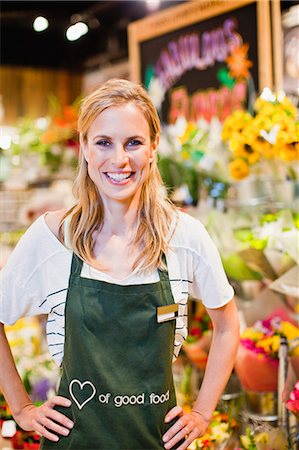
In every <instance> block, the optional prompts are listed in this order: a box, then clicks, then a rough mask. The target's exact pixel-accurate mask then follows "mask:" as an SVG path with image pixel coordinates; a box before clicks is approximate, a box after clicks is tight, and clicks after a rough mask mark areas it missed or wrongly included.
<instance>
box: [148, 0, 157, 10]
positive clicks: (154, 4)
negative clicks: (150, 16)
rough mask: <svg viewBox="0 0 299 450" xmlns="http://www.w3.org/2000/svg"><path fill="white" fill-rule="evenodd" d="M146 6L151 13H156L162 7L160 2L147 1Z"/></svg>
mask: <svg viewBox="0 0 299 450" xmlns="http://www.w3.org/2000/svg"><path fill="white" fill-rule="evenodd" d="M146 6H147V7H148V9H150V10H151V11H154V10H155V9H158V8H159V6H160V0H146Z"/></svg>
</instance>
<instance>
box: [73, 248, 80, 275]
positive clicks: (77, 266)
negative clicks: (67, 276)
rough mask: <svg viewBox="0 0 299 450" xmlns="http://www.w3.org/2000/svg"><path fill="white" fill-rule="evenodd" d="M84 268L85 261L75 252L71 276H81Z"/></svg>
mask: <svg viewBox="0 0 299 450" xmlns="http://www.w3.org/2000/svg"><path fill="white" fill-rule="evenodd" d="M82 266H83V260H82V259H81V258H79V256H77V255H76V254H75V253H74V252H73V256H72V265H71V276H80V275H81V271H82Z"/></svg>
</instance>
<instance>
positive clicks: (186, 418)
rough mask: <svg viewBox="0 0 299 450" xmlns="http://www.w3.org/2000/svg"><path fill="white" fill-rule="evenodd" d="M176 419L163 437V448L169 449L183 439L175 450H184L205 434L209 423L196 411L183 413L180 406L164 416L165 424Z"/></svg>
mask: <svg viewBox="0 0 299 450" xmlns="http://www.w3.org/2000/svg"><path fill="white" fill-rule="evenodd" d="M176 417H178V420H177V421H176V422H175V424H174V425H173V426H172V427H171V428H169V430H167V432H166V433H165V434H164V436H163V441H164V447H165V448H166V449H171V448H172V447H173V446H174V445H175V444H177V443H178V442H180V441H181V440H182V439H184V438H185V442H184V443H183V444H181V445H180V446H179V447H178V448H177V450H185V449H187V448H188V447H189V445H190V444H191V443H192V442H193V441H194V440H195V439H196V438H198V437H200V436H202V435H203V434H204V433H205V431H206V429H207V428H208V425H209V422H208V421H207V420H205V419H204V417H203V416H202V415H201V414H200V413H198V412H196V411H191V412H190V413H184V411H183V409H182V408H181V407H180V406H175V407H174V408H172V409H171V410H170V411H169V412H168V413H167V414H166V417H165V422H166V423H168V422H170V421H171V420H173V419H175V418H176Z"/></svg>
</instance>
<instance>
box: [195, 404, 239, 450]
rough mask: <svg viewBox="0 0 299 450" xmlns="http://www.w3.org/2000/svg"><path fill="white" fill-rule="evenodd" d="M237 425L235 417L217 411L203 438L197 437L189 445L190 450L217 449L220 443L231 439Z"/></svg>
mask: <svg viewBox="0 0 299 450" xmlns="http://www.w3.org/2000/svg"><path fill="white" fill-rule="evenodd" d="M237 426H238V424H237V422H236V420H235V419H229V417H228V415H227V414H224V413H220V412H218V411H215V412H214V415H213V418H212V420H211V423H210V425H209V427H208V429H207V431H206V432H205V434H204V435H203V436H202V437H201V438H198V439H195V441H194V442H192V444H191V445H190V446H189V447H188V450H199V449H206V450H213V449H216V448H218V447H217V446H218V445H220V444H223V443H225V442H226V441H227V440H228V439H229V437H230V436H231V434H232V433H233V431H234V430H235V429H236V428H237ZM221 448H223V447H221Z"/></svg>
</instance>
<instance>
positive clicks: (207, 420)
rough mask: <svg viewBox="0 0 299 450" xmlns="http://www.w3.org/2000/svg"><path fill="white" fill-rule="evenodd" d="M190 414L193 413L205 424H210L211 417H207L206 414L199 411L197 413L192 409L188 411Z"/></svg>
mask: <svg viewBox="0 0 299 450" xmlns="http://www.w3.org/2000/svg"><path fill="white" fill-rule="evenodd" d="M190 413H191V414H192V413H195V414H197V415H199V416H200V417H201V418H202V419H203V420H204V421H205V422H206V423H207V424H209V423H210V422H211V419H212V416H207V414H205V413H203V412H201V411H197V410H196V409H192V410H191V411H190Z"/></svg>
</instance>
